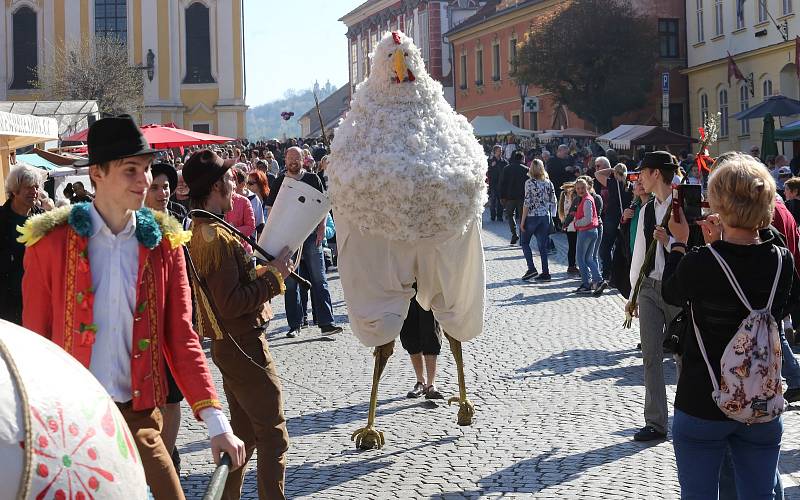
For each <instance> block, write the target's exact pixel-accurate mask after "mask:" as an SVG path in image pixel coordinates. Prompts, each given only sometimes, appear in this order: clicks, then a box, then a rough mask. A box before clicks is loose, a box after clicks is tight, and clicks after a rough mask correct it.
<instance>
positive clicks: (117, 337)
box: [0, 117, 444, 500]
mask: <svg viewBox="0 0 800 500" xmlns="http://www.w3.org/2000/svg"><path fill="white" fill-rule="evenodd" d="M112 136H113V137H114V138H115V141H114V143H115V148H104V147H98V146H99V145H101V144H104V143H108V142H109V137H112ZM88 150H89V154H88V158H87V159H85V160H80V161H78V162H76V166H77V167H87V168H88V171H89V178H90V180H91V188H92V189H89V188H88V187H87V186H85V185H84V184H83V182H80V181H77V182H72V183H70V184H67V185H66V186H65V187H64V189H63V195H64V197H63V200H61V203H59V205H60V207H55V204H50V205H47V204H43V203H42V200H43V199H50V198H49V197H46V196H45V195H43V193H44V188H43V186H44V182H45V179H46V175H45V174H44V173H43V171H42V170H40V169H38V168H36V167H32V166H28V165H22V164H19V165H16V166H14V167H13V168H12V169H11V171H10V175H9V176H8V177H7V179H6V185H5V189H6V196H7V202H6V203H5V204H3V205H2V206H0V318H2V319H4V320H8V321H11V322H14V323H17V324H20V325H23V326H25V327H26V328H28V329H30V330H33V331H34V332H37V333H40V334H42V335H44V336H46V337H47V338H49V339H51V340H52V341H53V342H55V343H57V344H59V345H60V346H62V347H63V348H64V349H65V350H66V351H67V352H69V353H70V354H72V355H73V356H75V357H76V358H77V359H78V360H79V361H81V362H82V363H83V364H84V366H85V367H86V368H87V369H89V370H90V371H91V372H92V373H93V374H94V375H95V376H96V378H97V379H98V381H99V382H100V383H101V384H102V385H103V386H104V388H106V390H107V391H108V393H109V395H110V396H111V398H112V399H113V400H114V401H115V402H116V403H117V406H118V407H119V409H120V412H121V413H122V415H123V417H124V418H125V420H126V422H127V423H128V426H129V428H130V430H131V433H132V434H133V437H134V439H135V442H136V446H137V448H138V449H139V453H140V455H141V456H142V465H143V467H144V469H145V476H146V479H147V483H148V486H149V488H150V491H151V493H152V494H153V496H154V497H155V498H156V499H162V498H163V499H170V500H172V499H180V498H184V493H183V491H182V490H181V486H180V481H179V480H178V474H179V472H180V455H179V453H178V451H177V448H176V446H175V444H176V440H177V436H178V432H179V429H180V424H181V410H180V408H181V406H180V403H181V401H182V400H183V399H184V398H185V399H186V400H187V402H188V403H189V405H190V407H191V409H192V412H193V413H194V414H195V416H196V417H197V418H199V419H200V420H201V421H203V422H204V423H205V424H206V425H207V427H208V432H209V438H210V441H211V449H212V453H213V455H214V459H215V461H219V459H220V456H221V454H222V453H223V452H225V453H228V454H229V455H230V456H231V459H232V473H231V474H230V475H229V478H228V480H227V483H226V485H225V489H224V493H223V498H225V499H235V498H239V495H240V493H241V488H242V484H243V480H244V470H245V467H244V465H245V464H246V463H247V462H248V461H249V459H250V457H251V455H252V453H253V452H254V450H256V449H257V450H258V466H257V471H256V477H257V483H258V490H259V497H260V498H270V499H272V498H284V474H285V467H286V458H285V457H286V451H287V449H288V446H289V442H288V434H287V430H286V424H285V418H284V415H283V402H282V392H281V391H282V389H281V384H280V381H279V378H278V375H277V371H276V368H275V363H274V361H273V360H272V358H271V355H270V353H269V349H268V348H267V347H266V346H267V341H266V337H265V332H266V329H267V327H268V325H269V320H270V319H271V318H272V316H273V315H272V308H271V306H270V302H271V301H272V300H274V299H276V298H277V297H278V296H280V295H283V296H284V301H285V310H286V314H287V320H288V323H289V330H288V332H287V333H286V336H287V337H289V338H294V337H297V336H298V335H300V334H301V331H302V330H303V329H305V328H307V327H308V326H309V323H313V324H315V325H316V326H317V327H318V328H319V330H320V332H321V334H323V335H326V336H332V337H333V338H335V336H336V335H337V334H340V333H341V332H342V331H343V330H342V327H341V326H339V325H338V324H337V323H336V317H335V314H334V308H333V303H332V300H331V296H330V292H329V290H328V282H327V274H328V273H329V272H333V271H335V269H336V267H335V266H336V262H337V255H336V238H335V234H336V229H335V224H334V220H333V217H332V214H328V216H327V218H326V219H325V220H323V221H322V222H321V223H320V224H319V225H318V226H317V228H316V229H315V230H313V231H312V232H311V233H310V234H309V235H308V237H307V238H306V240H305V242H304V243H303V245H302V247H301V249H300V250H299V251H298V252H296V253H295V254H292V252H290V251H289V250H288V249H285V250H284V252H282V253H281V254H280V255H278V256H277V257H276V258H275V259H274V260H271V261H269V262H266V261H265V260H263V259H262V256H261V255H260V254H258V253H254V251H253V250H254V249H253V248H252V247H251V245H250V244H249V242H248V241H245V240H244V239H242V238H239V237H238V236H233V235H232V233H231V232H230V231H228V230H226V229H225V228H224V227H223V226H222V225H221V224H220V223H218V222H217V221H216V220H214V219H209V218H208V216H207V215H206V213H211V214H217V215H218V216H220V217H222V218H224V221H225V222H226V223H227V224H229V225H230V226H233V227H234V228H235V229H236V230H238V231H240V232H241V233H242V234H244V235H246V236H250V237H252V238H253V241H257V240H258V238H259V236H260V235H261V233H262V232H263V231H264V228H265V226H266V224H267V222H268V221H269V220H270V217H273V215H271V208H272V206H273V205H274V204H275V202H276V200H277V197H278V193H279V192H280V189H281V186H282V185H283V183H284V181H285V179H286V177H291V178H292V179H294V180H296V181H300V182H303V183H306V184H309V185H311V186H312V187H314V188H315V189H317V190H319V191H323V192H324V191H325V190H326V189H327V182H328V179H327V175H326V169H327V167H328V162H329V158H328V156H327V148H326V147H325V146H324V145H323V144H321V143H317V142H313V143H310V144H309V143H307V144H304V143H303V142H302V141H301V140H294V139H293V140H289V141H286V142H283V143H279V142H278V141H262V142H257V143H248V142H247V141H241V142H239V143H237V144H231V145H223V146H211V147H190V148H186V149H185V150H183V151H180V150H167V151H156V150H152V149H150V148H149V147H148V146H147V143H146V141H144V139H143V136H142V135H141V132H140V130H139V129H138V128H137V127H136V125H135V124H134V123H133V122H132V121H131V120H130V119H129V118H128V117H119V118H106V119H103V120H99V121H97V122H96V123H95V124H94V125H92V127H91V129H90V132H89V140H88ZM142 207H144V208H142ZM56 208H58V209H59V210H58V211H56V212H53V214H52V215H51V216H49V217H50V218H49V219H47V220H44V219H41V218H39V217H37V216H38V215H40V214H42V213H43V212H45V211H52V210H54V209H56ZM198 209H199V210H204V211H205V212H194V213H192V210H198ZM61 226H69V227H70V228H71V230H70V231H61V230H57V228H59V227H61ZM20 228H23V229H20ZM186 230H190V232H187V231H186ZM20 234H22V236H21V237H20ZM72 235H74V236H72ZM186 235H189V236H186ZM73 237H75V238H78V241H79V245H78V246H80V247H82V248H83V250H81V251H79V252H78V253H75V254H74V255H73V252H72V250H71V249H73V248H76V247H73V246H69V245H68V242H69V241H71V238H73ZM182 245H185V247H184V248H186V249H188V251H187V252H186V253H185V254H184V252H183V251H181V246H182ZM142 252H145V253H142ZM137 254H139V256H140V257H141V256H142V255H145V257H144V259H148V260H143V259H141V258H137V257H136V255H137ZM153 254H157V255H158V257H151V255H153ZM52 255H63V256H64V259H58V260H57V261H54V260H53V259H52V258H51V257H52ZM184 255H185V257H184ZM149 259H154V260H152V262H151V264H150V269H152V272H151V273H147V272H145V269H146V268H143V267H142V263H143V262H145V261H146V262H150V260H149ZM34 262H35V264H33V263H34ZM112 262H116V263H117V264H118V265H116V267H118V268H119V270H120V271H121V272H111V271H112V269H111V268H110V267H109V266H111V265H112V264H110V263H112ZM137 262H138V265H137ZM33 267H35V268H36V269H35V271H34V270H33ZM137 267H138V270H137ZM90 269H91V272H90V271H89V270H90ZM294 273H296V274H297V275H299V276H301V277H302V278H304V279H305V280H307V281H308V282H310V284H311V287H310V290H304V289H303V287H301V286H300V284H299V282H298V280H297V279H295V278H293V276H294ZM64 280H67V281H70V283H68V284H69V285H70V287H72V288H76V287H77V289H80V290H82V291H81V292H80V294H79V295H80V298H79V299H78V302H79V304H78V303H76V301H75V300H74V298H70V297H68V296H64V294H63V290H64V287H63V286H60V285H59V286H50V285H51V284H54V283H60V282H62V281H64ZM152 280H156V281H159V280H162V281H163V282H162V283H161V284H160V285H157V286H156V289H157V290H159V293H158V295H157V297H156V298H157V300H156V301H150V300H142V298H141V297H139V295H138V290H140V289H142V287H144V286H145V285H147V284H148V283H150V284H151V283H152V282H153V281H152ZM73 281H74V282H73ZM190 284H191V289H190ZM42 288H44V289H46V290H49V291H51V292H52V293H50V294H47V293H41V290H42ZM190 290H191V291H190ZM309 298H310V302H311V304H310V305H311V313H312V314H311V319H310V321H309V317H308V314H307V311H308V309H309V307H308V306H309V304H308V302H309ZM87 303H88V304H93V307H88V308H87V307H84V305H85V304H87ZM127 306H130V308H129V307H127ZM150 308H152V309H153V311H154V312H153V313H152V314H148V312H149V310H150ZM67 315H71V316H72V317H75V318H76V321H78V320H80V325H79V327H76V328H77V330H76V333H74V334H73V333H72V332H69V331H67V330H64V326H63V325H57V324H55V323H53V322H52V321H51V320H52V318H54V317H65V316H67ZM143 317H149V318H155V323H149V324H148V327H149V328H150V329H151V330H152V329H155V331H157V332H158V335H157V336H154V337H148V336H146V335H147V332H146V331H144V330H143V328H144V322H141V321H140V320H141V319H142V318H143ZM151 321H152V320H151ZM76 324H77V323H76ZM109 332H114V335H109V334H108V333H109ZM76 336H77V340H75V338H76ZM126 339H127V340H126ZM200 339H205V340H206V341H207V342H208V344H206V345H207V346H208V347H210V350H211V359H212V361H213V362H214V363H215V365H216V366H217V367H218V368H219V370H220V372H221V373H222V377H223V386H224V390H225V393H226V397H227V402H228V409H229V411H230V414H231V420H230V422H229V421H228V419H227V417H225V415H224V414H223V413H222V412H221V411H220V410H221V405H220V402H219V399H218V397H217V393H216V388H215V387H214V384H213V382H212V380H211V376H210V373H209V371H208V367H207V365H206V361H205V356H204V355H203V353H202V344H201V343H200ZM401 340H402V343H403V347H404V348H405V349H406V350H407V352H408V353H409V359H410V363H411V365H412V367H413V368H414V372H415V375H416V381H415V382H414V384H413V387H412V388H411V390H410V391H409V392H408V393H407V397H409V398H418V397H425V398H426V399H433V400H436V399H443V398H444V397H443V395H442V394H441V393H440V392H439V391H438V390H437V389H436V385H435V378H436V366H437V364H436V360H437V356H438V355H439V353H440V350H441V341H442V331H441V327H440V326H439V325H438V323H437V322H436V320H435V319H434V318H433V315H432V313H431V312H430V311H425V310H423V309H422V308H420V306H419V304H418V303H417V302H416V300H414V299H411V301H410V304H409V311H408V318H407V320H406V321H405V323H404V325H403V330H402V333H401ZM127 359H130V360H131V361H130V363H128V362H126V360H127ZM140 363H145V364H147V363H149V364H147V365H146V366H158V367H159V368H158V373H157V374H154V375H157V376H150V375H147V373H149V372H147V371H144V370H142V369H141V368H139V366H140ZM142 366H145V365H142Z"/></svg>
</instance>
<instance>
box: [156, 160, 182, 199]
mask: <svg viewBox="0 0 800 500" xmlns="http://www.w3.org/2000/svg"><path fill="white" fill-rule="evenodd" d="M150 172H151V173H152V174H153V179H155V178H156V177H158V176H159V175H165V176H167V182H168V183H169V191H170V192H171V193H174V192H175V188H177V187H178V171H177V170H175V167H173V166H172V165H170V164H169V163H155V164H153V166H152V167H150Z"/></svg>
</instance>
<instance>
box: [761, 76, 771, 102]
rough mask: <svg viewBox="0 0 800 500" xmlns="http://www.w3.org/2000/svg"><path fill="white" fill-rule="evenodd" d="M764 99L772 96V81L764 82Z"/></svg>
mask: <svg viewBox="0 0 800 500" xmlns="http://www.w3.org/2000/svg"><path fill="white" fill-rule="evenodd" d="M762 88H763V96H764V99H766V98H767V97H769V96H771V95H772V80H764V83H763V85H762Z"/></svg>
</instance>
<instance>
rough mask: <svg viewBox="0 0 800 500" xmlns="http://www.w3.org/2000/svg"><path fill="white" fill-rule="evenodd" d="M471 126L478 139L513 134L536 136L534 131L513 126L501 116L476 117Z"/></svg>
mask: <svg viewBox="0 0 800 500" xmlns="http://www.w3.org/2000/svg"><path fill="white" fill-rule="evenodd" d="M470 124H472V128H473V129H475V135H476V136H478V137H489V136H494V135H512V134H513V135H518V136H524V137H532V136H533V135H534V131H533V130H526V129H524V128H519V127H517V126H515V125H512V124H511V123H510V122H509V121H508V120H506V119H505V118H503V117H502V116H499V115H494V116H476V117H475V118H473V119H472V121H471V122H470Z"/></svg>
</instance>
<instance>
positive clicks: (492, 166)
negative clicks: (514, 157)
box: [486, 144, 508, 221]
mask: <svg viewBox="0 0 800 500" xmlns="http://www.w3.org/2000/svg"><path fill="white" fill-rule="evenodd" d="M507 166H508V162H507V161H505V160H504V159H503V147H502V146H500V145H499V144H496V145H495V146H494V147H493V148H492V156H490V157H489V169H488V170H487V171H486V180H487V181H488V182H489V213H490V215H491V217H492V220H499V221H502V220H503V204H502V203H500V182H501V179H502V178H503V170H504V169H505V168H506V167H507Z"/></svg>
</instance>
